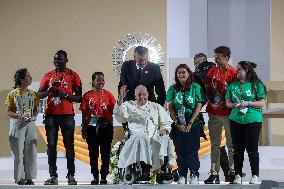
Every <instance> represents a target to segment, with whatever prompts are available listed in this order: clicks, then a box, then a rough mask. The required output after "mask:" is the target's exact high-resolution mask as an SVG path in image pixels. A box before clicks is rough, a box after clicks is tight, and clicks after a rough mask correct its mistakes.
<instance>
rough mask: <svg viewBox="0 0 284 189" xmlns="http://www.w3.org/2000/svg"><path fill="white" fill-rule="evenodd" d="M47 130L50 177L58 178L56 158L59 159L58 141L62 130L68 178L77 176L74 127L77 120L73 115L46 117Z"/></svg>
mask: <svg viewBox="0 0 284 189" xmlns="http://www.w3.org/2000/svg"><path fill="white" fill-rule="evenodd" d="M44 123H45V130H46V137H47V155H48V165H49V174H50V176H55V177H58V175H57V166H56V157H57V151H56V146H57V139H58V130H59V127H60V129H61V133H62V136H63V143H64V147H65V149H66V158H67V169H68V174H67V175H68V176H69V175H74V174H75V164H74V161H75V159H74V157H75V152H74V126H75V120H74V116H73V115H46V116H45V120H44Z"/></svg>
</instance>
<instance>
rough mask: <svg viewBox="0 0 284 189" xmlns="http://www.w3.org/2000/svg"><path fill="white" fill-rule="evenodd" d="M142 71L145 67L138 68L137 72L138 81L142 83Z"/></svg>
mask: <svg viewBox="0 0 284 189" xmlns="http://www.w3.org/2000/svg"><path fill="white" fill-rule="evenodd" d="M142 72H143V69H142V68H139V69H138V73H137V82H138V83H139V84H140V83H141V80H142Z"/></svg>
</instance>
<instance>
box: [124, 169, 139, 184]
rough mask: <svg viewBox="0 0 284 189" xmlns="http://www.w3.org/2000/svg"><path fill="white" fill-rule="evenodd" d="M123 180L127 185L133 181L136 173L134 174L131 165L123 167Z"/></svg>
mask: <svg viewBox="0 0 284 189" xmlns="http://www.w3.org/2000/svg"><path fill="white" fill-rule="evenodd" d="M123 181H124V184H127V185H132V184H134V183H135V181H136V175H135V171H134V169H132V168H131V167H127V168H126V169H125V171H124V176H123Z"/></svg>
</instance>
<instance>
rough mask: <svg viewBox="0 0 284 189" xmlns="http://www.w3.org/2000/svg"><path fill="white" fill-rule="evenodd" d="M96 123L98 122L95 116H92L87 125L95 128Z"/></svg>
mask: <svg viewBox="0 0 284 189" xmlns="http://www.w3.org/2000/svg"><path fill="white" fill-rule="evenodd" d="M97 121H98V118H97V117H96V116H94V115H92V116H91V120H90V124H89V125H91V126H93V127H95V126H97Z"/></svg>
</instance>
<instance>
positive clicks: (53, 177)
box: [44, 176, 58, 185]
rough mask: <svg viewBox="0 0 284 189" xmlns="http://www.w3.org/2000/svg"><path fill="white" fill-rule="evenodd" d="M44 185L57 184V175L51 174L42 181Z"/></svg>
mask: <svg viewBox="0 0 284 189" xmlns="http://www.w3.org/2000/svg"><path fill="white" fill-rule="evenodd" d="M44 185H58V180H57V177H55V176H52V177H50V178H49V179H47V180H46V181H45V182H44Z"/></svg>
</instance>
